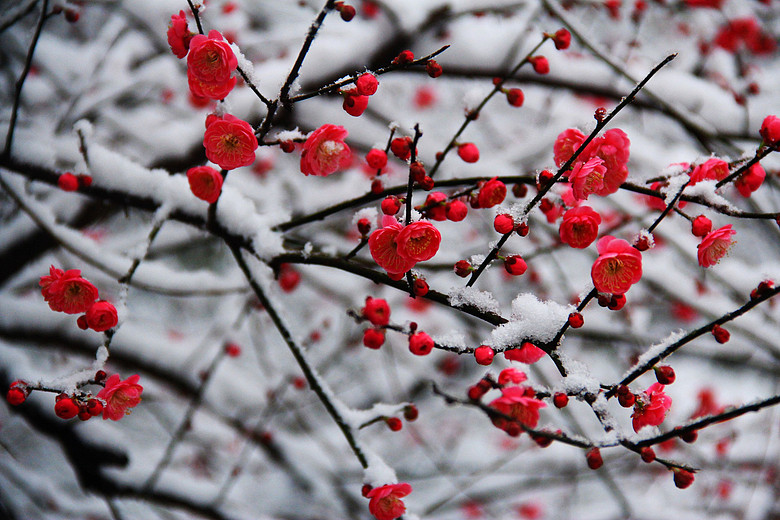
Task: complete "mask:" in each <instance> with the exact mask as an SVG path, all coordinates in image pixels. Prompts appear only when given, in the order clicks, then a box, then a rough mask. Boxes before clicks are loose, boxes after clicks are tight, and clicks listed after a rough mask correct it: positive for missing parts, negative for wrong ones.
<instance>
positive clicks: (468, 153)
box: [458, 143, 479, 163]
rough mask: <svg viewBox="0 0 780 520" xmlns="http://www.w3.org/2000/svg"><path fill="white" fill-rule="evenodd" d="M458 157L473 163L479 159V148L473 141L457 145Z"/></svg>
mask: <svg viewBox="0 0 780 520" xmlns="http://www.w3.org/2000/svg"><path fill="white" fill-rule="evenodd" d="M458 157H460V158H461V159H463V161H464V162H467V163H475V162H477V161H478V160H479V148H477V145H475V144H474V143H463V144H461V145H459V146H458Z"/></svg>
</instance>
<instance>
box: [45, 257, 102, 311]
mask: <svg viewBox="0 0 780 520" xmlns="http://www.w3.org/2000/svg"><path fill="white" fill-rule="evenodd" d="M39 285H40V286H41V294H42V295H43V299H44V300H45V301H46V302H47V303H48V304H49V307H50V308H51V310H53V311H57V312H64V313H66V314H81V313H83V312H86V311H87V309H89V307H90V305H92V304H93V303H94V301H95V300H97V298H98V290H97V287H95V286H94V285H92V283H91V282H89V281H88V280H85V279H84V278H82V277H81V271H79V270H78V269H68V270H67V271H63V270H62V269H57V268H56V267H54V266H51V267H50V268H49V275H48V276H42V277H41V280H40V282H39Z"/></svg>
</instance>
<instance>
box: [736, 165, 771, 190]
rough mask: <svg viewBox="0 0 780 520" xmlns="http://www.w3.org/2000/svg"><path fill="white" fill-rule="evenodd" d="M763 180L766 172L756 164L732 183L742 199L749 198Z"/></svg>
mask: <svg viewBox="0 0 780 520" xmlns="http://www.w3.org/2000/svg"><path fill="white" fill-rule="evenodd" d="M765 178H766V172H765V171H764V168H762V167H761V165H760V164H758V163H756V164H754V165H753V166H751V167H750V168H749V169H748V171H746V172H745V173H743V174H742V175H740V176H739V177H738V178H737V180H736V181H734V187H735V188H737V191H739V194H740V195H742V196H743V197H750V194H751V193H753V192H754V191H756V190H758V188H760V187H761V185H762V184H763V183H764V179H765Z"/></svg>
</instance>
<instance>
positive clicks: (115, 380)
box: [97, 374, 144, 421]
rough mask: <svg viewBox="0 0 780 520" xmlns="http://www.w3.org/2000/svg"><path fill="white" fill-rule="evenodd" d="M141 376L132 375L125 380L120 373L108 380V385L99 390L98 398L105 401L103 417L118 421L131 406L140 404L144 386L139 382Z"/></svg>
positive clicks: (127, 412) (128, 411)
mask: <svg viewBox="0 0 780 520" xmlns="http://www.w3.org/2000/svg"><path fill="white" fill-rule="evenodd" d="M139 379H140V376H138V375H134V376H130V377H128V378H127V379H125V380H124V381H121V380H120V377H119V374H114V375H112V376H111V377H109V378H108V379H107V380H106V386H105V388H103V389H102V390H101V391H100V392H98V395H97V397H98V399H102V400H103V401H105V403H106V404H105V406H104V407H103V419H104V420H106V419H111V420H112V421H118V420H120V419H121V418H122V417H124V416H125V415H127V414H129V413H130V410H129V408H133V407H135V406H138V403H140V402H141V393H142V392H143V390H144V388H143V387H142V386H141V385H139V384H138V380H139Z"/></svg>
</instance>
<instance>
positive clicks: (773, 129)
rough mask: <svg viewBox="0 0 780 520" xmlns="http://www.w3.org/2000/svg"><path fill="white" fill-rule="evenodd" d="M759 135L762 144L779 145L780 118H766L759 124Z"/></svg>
mask: <svg viewBox="0 0 780 520" xmlns="http://www.w3.org/2000/svg"><path fill="white" fill-rule="evenodd" d="M759 133H760V134H761V137H762V138H763V139H764V142H765V143H766V144H768V145H770V146H772V145H776V144H778V143H780V118H779V117H777V116H766V117H765V118H764V121H763V122H762V123H761V130H760V131H759Z"/></svg>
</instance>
